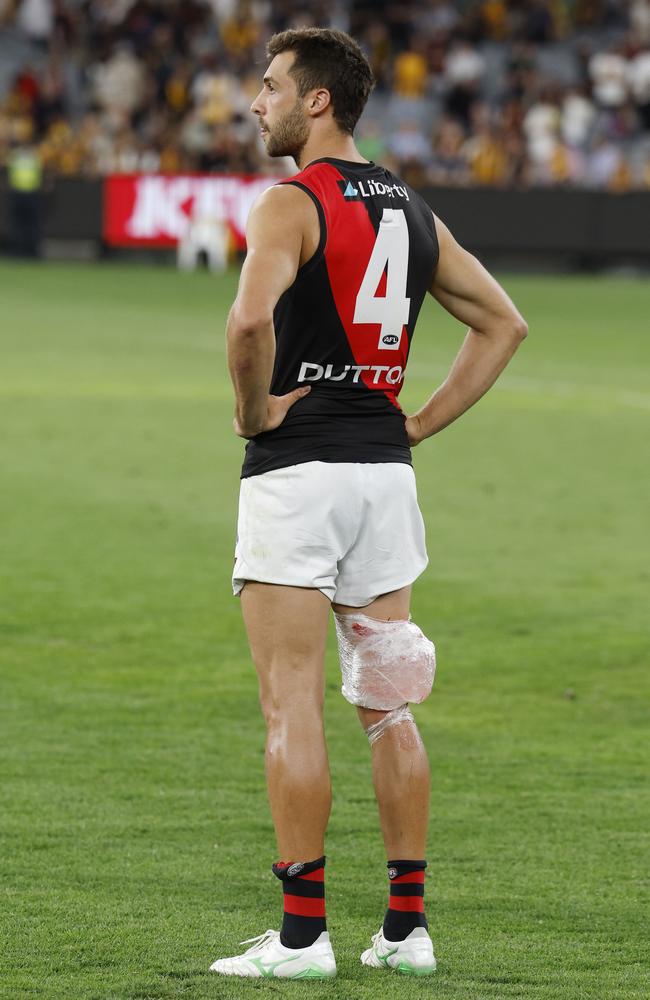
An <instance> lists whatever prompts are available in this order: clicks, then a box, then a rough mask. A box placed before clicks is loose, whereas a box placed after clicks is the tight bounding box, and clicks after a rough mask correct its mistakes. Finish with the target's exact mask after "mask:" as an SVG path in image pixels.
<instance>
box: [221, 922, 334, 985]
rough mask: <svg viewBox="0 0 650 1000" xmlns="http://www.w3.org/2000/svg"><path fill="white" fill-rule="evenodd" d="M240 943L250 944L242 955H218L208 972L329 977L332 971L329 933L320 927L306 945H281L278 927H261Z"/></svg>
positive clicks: (253, 976) (240, 974) (277, 977)
mask: <svg viewBox="0 0 650 1000" xmlns="http://www.w3.org/2000/svg"><path fill="white" fill-rule="evenodd" d="M241 944H250V945H251V947H250V948H248V949H247V951H245V952H244V953H243V955H235V956H234V957H233V958H218V959H217V961H216V962H213V963H212V965H211V966H210V972H219V973H220V974H221V975H222V976H247V977H249V978H252V979H259V978H260V977H262V976H264V977H266V978H267V979H331V978H332V977H333V976H335V975H336V962H335V960H334V952H333V951H332V945H331V944H330V936H329V934H328V933H327V931H323V932H322V934H321V935H320V937H318V938H317V939H316V940H315V941H314V943H313V944H312V945H310V946H309V947H308V948H285V946H284V945H283V944H282V942H281V941H280V931H272V930H268V931H265V932H264V934H260V935H259V937H255V938H248V940H246V941H242V942H241Z"/></svg>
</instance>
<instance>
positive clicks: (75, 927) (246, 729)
mask: <svg viewBox="0 0 650 1000" xmlns="http://www.w3.org/2000/svg"><path fill="white" fill-rule="evenodd" d="M505 283H506V286H507V287H508V289H509V290H510V291H511V293H512V294H513V296H514V297H515V299H516V301H517V303H518V304H519V305H520V307H521V309H522V311H523V312H524V314H525V315H526V317H527V319H528V321H529V323H530V327H531V334H530V337H529V339H528V340H527V342H526V343H525V344H524V346H523V348H522V349H521V351H520V354H519V355H518V357H517V358H516V360H515V362H514V363H513V365H512V367H511V369H510V370H509V371H508V373H506V375H505V376H504V377H503V379H502V381H501V383H500V384H499V386H498V388H497V389H495V390H494V391H493V393H492V394H491V395H490V396H489V397H487V398H486V399H485V400H484V401H483V402H481V403H480V404H479V405H478V406H477V407H476V409H475V410H474V411H473V412H472V413H471V414H469V415H467V416H466V417H465V418H464V419H463V420H462V421H461V422H460V423H459V424H457V425H456V426H454V427H452V428H449V429H448V430H447V431H445V432H444V433H443V434H442V435H441V436H440V437H439V438H436V439H435V440H433V441H430V442H427V443H425V444H424V445H423V446H421V447H420V448H418V449H417V451H416V453H415V455H416V468H417V473H418V478H419V491H420V500H421V505H422V508H423V511H424V514H425V519H426V522H427V526H428V543H429V550H430V557H431V562H430V566H429V569H428V570H427V572H426V573H425V575H424V577H423V578H422V579H421V581H420V582H419V583H418V586H417V588H416V593H415V598H414V617H415V620H416V621H417V622H418V623H420V624H421V625H422V626H423V628H424V629H425V631H426V632H427V634H429V635H431V637H432V638H434V639H435V641H436V644H437V646H438V655H439V674H438V678H437V681H436V685H435V693H434V695H433V697H432V698H431V699H430V700H429V701H428V702H427V703H426V704H425V705H424V706H422V707H421V708H420V709H419V710H418V711H417V717H418V720H419V722H420V724H421V728H422V731H423V735H424V738H425V740H426V743H427V746H428V748H429V750H430V754H431V761H432V783H433V816H432V822H431V836H430V848H429V858H430V868H429V871H428V878H427V898H428V910H429V916H430V921H431V927H432V932H433V937H434V941H435V944H436V951H437V953H438V958H439V970H438V972H437V973H436V976H435V978H434V979H433V980H423V981H413V980H401V979H398V978H396V977H395V976H392V977H391V976H389V975H388V974H382V973H381V972H373V971H372V970H365V969H362V968H361V967H360V965H359V962H358V955H359V952H360V951H361V949H362V948H363V947H365V946H366V944H367V941H368V939H369V936H370V935H371V934H372V933H373V932H374V931H375V930H376V929H377V927H378V924H379V921H380V919H381V915H382V912H383V906H384V902H385V894H386V887H385V884H384V870H383V865H384V858H383V854H382V848H381V843H380V839H379V834H378V825H377V820H376V812H375V806H374V803H373V800H372V797H371V791H370V783H369V762H368V749H367V745H366V740H365V737H364V736H363V733H362V732H361V731H360V729H358V726H357V723H356V720H355V717H354V714H353V712H352V711H351V710H350V708H349V706H348V705H347V704H346V703H344V702H343V701H342V699H341V697H340V695H339V693H338V679H337V667H336V661H335V656H334V647H333V644H332V645H331V647H330V653H329V658H328V665H327V669H328V693H327V727H328V735H329V741H330V747H331V758H332V770H333V778H334V788H335V794H334V808H333V814H332V821H331V827H330V832H329V838H328V855H329V863H328V911H329V925H330V931H331V934H332V938H333V941H334V945H335V948H336V952H337V957H338V962H339V978H338V980H336V981H335V982H333V983H328V984H324V985H323V984H316V983H311V984H304V985H300V984H281V983H277V982H268V981H262V982H259V983H258V982H245V983H238V982H231V981H229V980H221V979H219V978H217V977H214V976H211V975H209V974H207V972H206V970H207V967H208V965H209V964H210V962H211V961H212V960H213V959H214V958H215V957H217V956H219V955H224V954H228V953H232V950H233V948H234V947H235V946H236V944H237V943H238V942H239V941H240V940H241V939H243V938H245V937H249V936H251V935H253V934H257V933H261V932H262V931H263V930H265V928H266V927H269V926H274V925H277V920H278V911H279V896H280V890H279V886H278V885H277V882H276V880H275V879H274V878H273V876H272V875H271V872H270V870H269V866H270V864H271V862H272V861H273V860H274V849H273V840H272V829H271V824H270V820H269V814H268V810H267V806H266V798H265V791H264V785H263V777H262V764H263V733H262V727H261V725H260V719H259V716H258V709H257V703H256V685H255V680H254V677H253V671H252V668H251V666H250V663H249V658H248V653H247V647H246V642H245V638H244V634H243V630H242V626H241V622H240V617H239V607H238V604H237V602H236V601H235V600H233V599H232V598H231V596H230V592H229V571H230V568H231V564H232V548H233V529H234V519H235V508H236V494H237V485H238V483H237V477H238V465H239V459H240V452H241V442H240V441H239V440H238V439H236V438H235V437H234V436H232V435H231V432H230V417H231V399H230V388H229V383H228V380H227V376H226V371H225V356H224V343H223V327H224V318H225V314H226V310H227V307H228V304H229V302H230V300H231V298H232V295H233V291H234V288H235V276H234V275H229V276H228V277H226V278H224V279H220V280H216V279H212V278H209V277H208V276H206V275H202V274H201V275H189V276H181V275H178V274H176V273H175V272H173V271H170V270H165V269H163V268H151V269H147V268H142V267H122V266H101V267H83V266H73V267H69V266H62V265H59V266H53V265H49V266H19V265H10V264H8V263H3V264H2V265H0V287H1V289H2V296H1V302H2V306H1V308H2V314H1V315H2V322H1V326H0V341H1V343H0V348H1V355H0V356H1V361H0V401H1V406H2V425H1V430H0V452H1V455H0V461H1V466H0V468H1V469H2V489H1V491H0V514H1V518H2V532H1V534H0V547H1V548H0V585H1V588H2V599H1V604H0V616H1V630H2V644H1V648H0V656H1V659H2V674H1V676H2V690H1V699H0V708H1V712H2V719H1V725H2V750H1V753H2V757H1V759H0V772H1V775H2V782H1V787H2V801H1V803H0V808H1V811H0V824H1V827H2V834H3V844H2V850H1V852H0V855H1V857H2V863H1V865H0V873H1V874H0V878H1V883H0V884H1V888H2V895H1V897H0V914H1V919H2V923H3V927H2V933H1V937H0V941H1V945H0V996H2V997H3V998H10V1000H26V998H36V1000H39V998H43V1000H50V998H51V1000H91V998H92V1000H100V998H101V1000H136V998H138V1000H168V998H175V997H188V998H189V997H191V998H192V1000H202V998H212V997H220V998H221V997H225V998H230V997H237V998H238V997H245V996H249V995H253V994H255V995H265V996H266V995H271V994H273V995H279V994H280V993H283V994H284V993H286V994H287V995H288V996H290V997H296V998H298V997H307V996H313V995H314V994H315V993H318V994H319V995H322V996H324V997H337V998H341V1000H344V998H359V1000H361V998H363V1000H366V998H367V1000H370V998H373V1000H374V998H377V997H388V998H397V1000H399V998H406V997H409V998H410V997H412V996H413V995H414V994H418V995H423V996H424V995H426V996H436V997H441V998H446V1000H451V998H454V1000H461V998H462V1000H483V998H506V1000H507V998H511V997H522V998H527V1000H558V998H561V1000H565V998H566V1000H579V998H593V1000H609V998H612V1000H632V998H635V1000H636V998H639V1000H640V998H647V996H648V995H649V993H650V987H649V985H648V984H649V980H648V967H647V964H644V963H647V959H648V943H647V942H648V933H647V923H646V922H645V920H644V917H645V918H647V911H646V913H645V914H644V904H645V905H646V906H647V895H648V830H649V829H650V816H649V814H648V808H647V805H648V802H647V786H646V779H647V759H646V752H647V745H648V743H647V721H648V711H647V697H648V693H649V690H648V689H649V687H650V682H649V681H648V675H647V664H648V655H649V652H650V643H649V637H648V631H647V625H648V617H647V612H648V599H647V597H648V581H649V579H650V567H649V562H648V548H647V542H648V523H647V515H648V509H649V503H648V501H649V499H650V496H649V493H650V491H649V489H648V487H649V478H650V474H649V466H648V447H647V446H648V431H649V430H650V387H649V386H648V381H649V379H648V370H649V362H650V339H649V337H648V316H649V315H650V288H648V285H647V284H646V285H644V284H642V283H641V282H634V281H623V280H619V281H607V280H597V279H591V278H581V279H574V278H508V279H506V281H505ZM461 334H462V331H460V329H459V328H458V326H457V325H456V324H455V323H453V322H452V321H451V320H449V319H447V318H446V317H445V316H444V315H443V314H442V312H441V311H440V310H439V309H437V308H436V307H435V306H434V305H433V304H430V305H427V307H426V308H425V310H424V312H423V316H422V320H421V323H420V326H419V330H418V335H417V338H416V344H415V347H414V351H413V356H412V372H411V378H410V381H409V384H408V387H407V390H405V392H404V394H403V401H404V403H405V405H406V407H409V406H411V407H412V406H414V405H416V404H419V403H421V402H423V401H424V399H425V397H426V396H427V394H428V393H429V392H430V390H431V389H432V388H433V386H434V385H435V384H436V383H437V381H438V380H440V379H441V378H442V377H443V376H444V373H445V371H446V368H447V366H448V364H449V361H450V359H451V358H452V356H453V354H454V351H455V349H456V347H457V345H458V343H459V340H460V336H461Z"/></svg>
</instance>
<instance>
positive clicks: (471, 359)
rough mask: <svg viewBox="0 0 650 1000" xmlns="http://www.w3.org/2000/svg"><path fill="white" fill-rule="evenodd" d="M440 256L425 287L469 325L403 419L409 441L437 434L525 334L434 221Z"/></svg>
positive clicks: (501, 295)
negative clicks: (420, 401) (427, 392)
mask: <svg viewBox="0 0 650 1000" xmlns="http://www.w3.org/2000/svg"><path fill="white" fill-rule="evenodd" d="M436 230H437V233H438V242H439V244H440V258H439V262H438V267H437V269H436V272H435V274H434V277H433V282H432V284H431V287H430V289H429V291H430V292H431V294H432V295H433V296H434V298H436V299H437V300H438V302H439V303H440V305H441V306H443V307H444V308H445V309H446V310H447V312H449V313H451V315H452V316H455V317H456V319H458V320H460V321H461V323H466V324H467V325H468V326H469V330H468V332H467V336H466V337H465V340H464V342H463V345H462V347H461V349H460V351H459V352H458V355H457V356H456V359H455V361H454V363H453V365H452V367H451V370H450V372H449V375H448V376H447V378H446V379H445V381H444V382H443V383H442V385H441V386H440V388H439V389H437V390H436V392H434V394H433V396H432V397H431V399H429V401H428V402H427V403H425V405H424V406H423V407H422V408H421V409H420V410H418V412H417V413H415V414H414V415H413V416H411V417H408V418H407V421H406V429H407V433H408V435H409V440H410V441H411V444H417V443H418V442H419V441H422V440H423V439H424V438H427V437H431V435H432V434H437V433H438V431H441V430H442V429H443V427H447V426H448V425H449V424H451V423H452V422H453V421H454V420H456V419H457V418H458V417H460V416H461V414H463V413H464V412H465V411H466V410H468V409H469V408H470V406H473V404H474V403H475V402H476V401H477V400H478V399H480V398H481V396H482V395H483V394H484V393H486V392H487V390H488V389H489V388H490V386H492V385H493V384H494V382H495V381H496V380H497V378H498V376H499V375H500V373H501V372H502V371H503V369H504V368H505V366H506V365H507V363H508V361H509V360H510V358H511V357H512V355H513V354H514V353H515V351H516V349H517V347H518V346H519V344H520V343H521V341H522V340H523V339H524V337H525V336H526V334H527V332H528V328H527V326H526V323H525V322H524V320H523V319H522V317H521V315H520V314H519V312H518V311H517V309H516V308H515V306H514V305H513V303H512V302H511V300H510V299H509V298H508V296H507V295H506V293H505V292H504V290H503V289H502V288H501V286H500V285H499V284H498V283H497V282H496V281H495V280H494V278H493V277H492V276H491V275H490V274H488V272H487V271H486V270H485V268H484V267H483V265H482V264H480V263H479V261H478V260H477V259H476V258H475V257H473V256H472V255H471V254H470V253H468V252H467V251H466V250H463V248H462V247H461V246H459V245H458V243H456V241H455V239H454V238H453V236H452V235H451V233H450V232H449V230H448V229H447V227H446V226H445V225H443V223H441V222H440V220H439V219H436Z"/></svg>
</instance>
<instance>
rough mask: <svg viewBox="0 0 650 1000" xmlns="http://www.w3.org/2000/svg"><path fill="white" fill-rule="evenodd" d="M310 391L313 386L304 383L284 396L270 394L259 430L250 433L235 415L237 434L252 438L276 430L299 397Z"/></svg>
mask: <svg viewBox="0 0 650 1000" xmlns="http://www.w3.org/2000/svg"><path fill="white" fill-rule="evenodd" d="M309 392H311V386H309V385H303V386H301V387H300V388H299V389H293V390H292V391H291V392H287V393H286V394H285V395H284V396H269V400H268V404H267V407H266V419H265V421H264V423H263V424H262V426H261V427H260V428H259V430H256V431H255V433H254V434H250V433H248V432H247V431H246V429H245V428H243V427H242V426H241V424H240V423H239V421H238V420H237V418H236V417H235V420H234V428H235V434H238V435H239V437H244V438H251V437H256V436H257V435H258V434H263V433H264V431H274V430H275V428H276V427H279V426H280V424H281V423H282V421H283V420H284V418H285V417H286V415H287V413H288V412H289V410H290V409H291V407H292V406H293V404H294V403H297V402H298V400H299V399H302V398H303V396H306V395H307V394H308V393H309Z"/></svg>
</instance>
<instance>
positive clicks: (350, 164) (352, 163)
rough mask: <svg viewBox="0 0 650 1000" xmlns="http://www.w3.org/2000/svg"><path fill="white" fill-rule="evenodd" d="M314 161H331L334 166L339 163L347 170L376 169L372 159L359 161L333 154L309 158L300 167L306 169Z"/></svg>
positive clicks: (313, 164)
mask: <svg viewBox="0 0 650 1000" xmlns="http://www.w3.org/2000/svg"><path fill="white" fill-rule="evenodd" d="M316 163H333V164H334V165H335V166H338V165H339V164H340V165H341V166H342V167H347V168H348V170H350V169H353V170H364V171H365V170H377V164H376V163H374V162H373V161H372V160H368V161H367V162H366V163H360V162H359V161H358V160H337V159H336V157H335V156H320V157H319V158H318V159H317V160H310V161H309V163H308V164H307V166H306V167H303V168H302V169H303V170H306V169H307V167H313V166H315V164H316ZM380 169H381V168H380Z"/></svg>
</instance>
